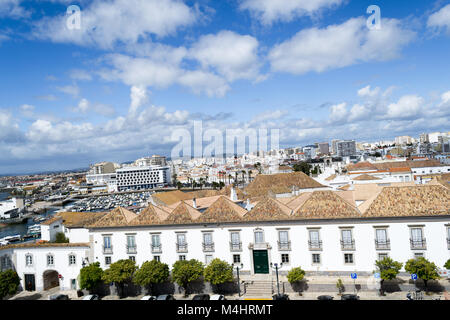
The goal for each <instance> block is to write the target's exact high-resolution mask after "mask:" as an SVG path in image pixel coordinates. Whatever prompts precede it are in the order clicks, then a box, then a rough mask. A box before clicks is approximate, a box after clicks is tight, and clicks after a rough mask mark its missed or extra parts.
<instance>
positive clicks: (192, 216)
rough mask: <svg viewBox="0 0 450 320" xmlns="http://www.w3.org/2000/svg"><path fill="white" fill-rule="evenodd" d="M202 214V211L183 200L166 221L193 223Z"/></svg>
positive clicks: (170, 222)
mask: <svg viewBox="0 0 450 320" xmlns="http://www.w3.org/2000/svg"><path fill="white" fill-rule="evenodd" d="M200 215H201V213H200V211H197V210H196V209H194V208H193V207H192V206H190V205H189V204H187V203H186V202H184V201H181V202H180V204H179V205H178V206H177V207H176V208H175V209H173V211H172V212H171V213H170V214H169V215H168V216H167V218H166V220H164V222H166V223H168V224H184V223H193V222H194V220H196V219H197V218H198V217H199V216H200Z"/></svg>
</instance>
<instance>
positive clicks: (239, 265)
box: [233, 262, 244, 297]
mask: <svg viewBox="0 0 450 320" xmlns="http://www.w3.org/2000/svg"><path fill="white" fill-rule="evenodd" d="M233 267H235V268H236V273H237V281H238V289H239V297H240V296H241V282H240V280H239V269H242V268H243V267H244V264H243V263H242V262H241V263H234V264H233Z"/></svg>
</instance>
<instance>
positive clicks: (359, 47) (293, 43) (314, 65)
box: [269, 17, 415, 74]
mask: <svg viewBox="0 0 450 320" xmlns="http://www.w3.org/2000/svg"><path fill="white" fill-rule="evenodd" d="M414 36H415V33H414V32H412V31H410V30H406V29H403V28H402V27H401V25H400V22H399V21H398V20H395V19H387V18H385V19H383V20H382V27H381V29H380V30H369V29H368V28H367V26H366V20H365V19H364V18H363V17H360V18H352V19H350V20H347V21H346V22H344V23H342V24H340V25H330V26H328V27H326V28H323V29H319V28H310V29H304V30H301V31H299V32H298V33H297V34H296V35H294V36H293V37H292V38H291V39H289V40H286V41H284V42H282V43H280V44H278V45H276V46H275V47H274V48H273V49H272V50H271V51H270V53H269V60H270V63H271V68H272V70H273V71H281V72H288V73H293V74H304V73H307V72H310V71H315V72H323V71H326V70H329V69H334V68H342V67H346V66H350V65H353V64H357V63H361V62H369V61H384V60H390V59H394V58H396V57H398V56H399V54H400V51H401V49H402V47H404V46H405V45H406V44H408V43H409V42H410V41H411V40H412V39H413V38H414Z"/></svg>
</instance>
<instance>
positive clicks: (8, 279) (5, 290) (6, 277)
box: [0, 269, 20, 300]
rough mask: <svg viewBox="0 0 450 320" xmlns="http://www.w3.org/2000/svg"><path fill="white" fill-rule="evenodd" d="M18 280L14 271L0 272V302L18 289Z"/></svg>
mask: <svg viewBox="0 0 450 320" xmlns="http://www.w3.org/2000/svg"><path fill="white" fill-rule="evenodd" d="M19 284H20V278H19V276H18V274H17V272H15V271H14V270H11V269H10V270H6V271H3V272H0V300H3V298H4V297H6V296H7V295H12V294H15V293H16V292H17V289H18V288H19Z"/></svg>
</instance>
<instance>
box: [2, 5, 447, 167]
mask: <svg viewBox="0 0 450 320" xmlns="http://www.w3.org/2000/svg"><path fill="white" fill-rule="evenodd" d="M288 2H289V1H279V3H280V4H281V5H280V6H279V7H278V5H273V3H272V5H271V4H270V1H260V2H259V5H257V2H256V1H253V0H241V1H237V0H236V1H227V2H221V3H215V2H213V1H207V0H199V1H184V2H183V1H175V0H166V1H137V0H135V1H126V2H125V1H118V0H115V1H110V3H109V6H110V7H109V8H110V10H106V7H105V4H104V3H102V2H101V1H84V0H82V1H78V2H71V1H66V0H53V1H40V2H39V3H35V2H34V1H25V0H22V1H21V0H7V1H3V2H2V3H1V4H0V69H1V70H2V72H1V74H0V79H1V81H2V83H3V84H4V85H3V86H2V87H1V88H0V96H1V101H0V153H1V154H2V157H1V159H0V174H7V173H9V172H16V173H17V172H24V173H25V172H38V171H47V170H49V169H55V170H63V169H68V168H80V167H85V166H87V164H89V163H95V162H98V161H103V160H115V161H117V162H124V161H129V160H130V159H136V158H138V157H140V156H142V155H145V154H150V153H152V154H153V153H154V154H162V155H170V151H171V149H172V148H173V146H174V145H175V144H176V143H177V142H176V141H175V142H174V141H171V133H172V132H173V131H174V130H176V129H187V130H191V129H192V122H193V121H195V120H202V121H203V124H204V127H205V128H214V129H219V130H221V131H222V132H225V130H226V129H239V130H241V131H240V132H241V133H242V134H243V135H245V134H246V131H247V130H249V129H260V128H267V129H279V130H280V147H281V148H285V147H289V146H299V145H307V144H311V143H314V142H322V141H328V142H331V140H332V139H355V140H357V141H379V140H386V139H393V138H394V137H396V136H402V135H410V136H414V137H417V136H419V134H421V133H422V132H433V131H445V132H447V131H449V128H450V121H449V114H450V86H448V85H447V84H446V80H447V79H446V78H445V75H446V74H448V72H449V71H450V65H449V64H448V63H447V59H448V58H447V55H448V54H447V52H449V49H450V41H449V40H450V4H449V2H448V1H435V2H432V3H423V2H420V1H412V2H411V1H409V2H402V1H398V2H395V3H390V2H388V1H381V2H379V3H377V5H378V6H379V7H380V13H381V27H380V29H379V30H371V29H369V28H368V26H367V25H366V21H367V20H368V19H369V17H370V16H371V14H368V13H367V8H368V7H369V6H370V5H372V4H373V3H371V2H370V1H358V2H355V1H341V0H326V1H310V2H309V3H310V4H311V5H310V6H305V4H304V3H302V2H290V3H291V4H292V5H291V6H287V5H286V3H288ZM283 4H284V5H283ZM69 5H78V6H79V8H80V9H81V20H80V21H81V24H80V26H81V29H79V30H78V29H74V30H68V29H67V26H66V21H67V19H68V15H67V13H66V11H67V8H68V6H69ZM156 11H158V15H156V14H155V12H156ZM120 12H122V13H125V14H123V15H121V16H120V15H119V13H120ZM161 12H167V13H161ZM119 16H120V18H121V19H118V17H119ZM131 21H133V22H134V23H130V22H131ZM236 52H239V54H236ZM204 144H207V143H204ZM144 150H145V151H144Z"/></svg>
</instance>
